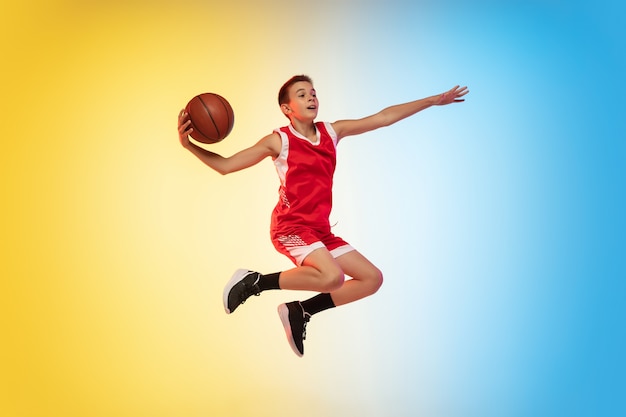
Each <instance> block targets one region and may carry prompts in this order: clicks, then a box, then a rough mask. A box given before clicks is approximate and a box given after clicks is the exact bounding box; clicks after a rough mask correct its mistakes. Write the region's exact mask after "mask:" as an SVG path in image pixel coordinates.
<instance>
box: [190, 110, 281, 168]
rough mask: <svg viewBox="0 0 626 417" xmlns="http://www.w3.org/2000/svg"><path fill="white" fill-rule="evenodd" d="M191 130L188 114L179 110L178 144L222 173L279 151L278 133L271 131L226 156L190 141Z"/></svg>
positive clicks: (256, 161) (249, 164) (259, 160)
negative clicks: (242, 148)
mask: <svg viewBox="0 0 626 417" xmlns="http://www.w3.org/2000/svg"><path fill="white" fill-rule="evenodd" d="M192 131H193V129H192V128H191V121H190V120H189V114H187V113H185V110H181V111H180V113H179V114H178V137H179V139H180V144H181V145H183V147H184V148H185V149H188V150H189V151H190V152H191V153H192V154H194V155H195V156H196V157H197V158H198V159H199V160H201V161H202V162H204V163H205V164H206V165H207V166H209V167H210V168H212V169H214V170H215V171H217V172H219V173H220V174H222V175H226V174H230V173H231V172H235V171H240V170H242V169H245V168H248V167H251V166H252V165H255V164H257V163H259V162H261V161H262V160H263V159H265V158H266V157H268V156H272V157H276V156H277V155H278V153H279V152H280V137H279V136H278V134H276V133H272V134H269V135H267V136H266V137H264V138H263V139H261V140H260V141H258V142H257V143H256V144H255V145H253V146H251V147H249V148H246V149H244V150H242V151H240V152H237V153H236V154H234V155H233V156H231V157H228V158H226V157H223V156H221V155H219V154H216V153H215V152H211V151H208V150H206V149H204V148H201V147H200V146H198V145H196V144H194V143H193V142H191V141H190V140H189V134H190V133H191V132H192Z"/></svg>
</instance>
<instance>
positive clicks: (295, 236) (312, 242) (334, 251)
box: [272, 227, 354, 266]
mask: <svg viewBox="0 0 626 417" xmlns="http://www.w3.org/2000/svg"><path fill="white" fill-rule="evenodd" d="M272 243H273V244H274V247H275V248H276V250H277V251H278V252H280V253H282V254H283V255H285V256H286V257H288V258H289V259H291V261H292V262H293V263H294V264H296V265H297V266H300V265H302V262H304V259H305V258H306V257H307V256H308V255H309V254H310V253H311V252H313V251H314V250H316V249H319V248H326V249H328V251H329V252H330V254H331V255H332V256H333V257H334V258H337V257H339V256H341V255H343V254H344V253H348V252H351V251H353V250H354V248H353V247H352V246H350V244H348V243H347V242H346V241H344V240H343V239H342V238H340V237H338V236H335V235H333V234H332V233H331V232H330V231H328V232H320V231H318V230H315V229H310V228H307V227H296V228H292V229H290V230H289V232H282V233H281V232H276V233H272Z"/></svg>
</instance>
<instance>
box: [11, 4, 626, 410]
mask: <svg viewBox="0 0 626 417" xmlns="http://www.w3.org/2000/svg"><path fill="white" fill-rule="evenodd" d="M622 13H623V12H622V10H621V6H619V2H618V1H615V2H606V1H599V2H591V1H590V2H577V1H574V2H572V1H524V2H522V1H513V2H496V1H471V2H470V1H468V2H461V1H452V0H443V1H413V2H412V1H395V0H384V1H382V0H381V1H374V0H371V1H356V0H352V1H336V2H335V1H325V0H317V1H315V2H298V1H290V2H289V1H283V0H271V1H265V2H262V1H258V2H257V1H244V0H229V1H223V2H215V1H204V2H203V1H195V2H194V1H184V0H177V1H166V0H162V1H133V0H125V1H115V0H107V1H91V2H83V1H71V0H67V1H38V0H32V1H29V0H25V1H21V2H9V1H3V2H2V5H1V6H0V48H1V49H0V52H1V56H2V66H1V68H2V69H1V71H2V77H1V91H2V100H1V101H0V115H1V116H0V117H1V118H2V120H1V124H0V129H1V134H2V152H1V157H0V158H1V161H0V162H1V165H0V170H1V174H2V175H1V177H0V184H1V187H2V188H1V190H2V216H1V219H0V227H1V231H2V243H1V245H2V247H1V252H0V257H1V258H0V260H1V263H0V268H1V274H2V284H1V285H2V287H1V288H0V306H1V307H0V308H1V311H0V313H1V314H0V326H1V337H2V340H1V342H0V414H1V415H2V416H7V417H18V416H19V417H31V416H32V417H35V416H41V417H53V416H54V417H55V416H59V417H61V416H63V417H70V416H94V417H96V416H103V417H104V416H107V417H109V416H133V417H140V416H146V417H159V416H164V417H165V416H167V417H170V416H176V417H178V416H185V417H193V416H255V417H263V416H287V415H297V416H301V417H313V416H325V417H335V416H341V417H347V416H363V417H370V416H371V417H374V416H376V417H378V416H386V417H400V416H459V417H461V416H463V417H472V416H476V417H478V416H481V417H491V416H493V417H496V416H617V415H620V414H621V415H623V414H624V413H626V402H625V399H624V398H625V397H624V395H625V393H626V376H625V375H626V363H625V362H626V361H625V359H624V351H626V342H625V341H626V334H625V327H624V321H625V319H626V308H625V307H624V301H625V299H626V298H625V295H626V288H625V284H624V278H625V277H626V265H625V258H626V256H625V255H626V253H625V252H626V251H625V249H624V248H625V247H626V242H625V240H626V239H625V236H626V233H625V232H626V224H625V221H624V212H625V210H626V207H625V206H626V205H625V198H624V191H625V190H626V170H625V167H624V166H625V165H624V164H625V163H626V145H625V142H626V129H625V123H624V120H625V118H624V109H625V106H624V102H623V100H624V97H623V75H624V73H625V70H626V65H625V61H626V59H625V57H626V54H625V52H626V50H625V44H626V42H625V41H624V39H626V31H625V30H624V29H623V23H622V21H621V20H622V18H621V16H622ZM296 73H306V74H309V75H311V76H312V77H313V79H314V81H315V86H316V88H317V90H318V94H319V98H320V101H321V110H320V116H319V119H320V120H328V121H334V120H337V119H340V118H352V117H361V116H365V115H368V114H371V113H374V112H376V111H378V110H380V109H381V108H383V107H386V106H388V105H392V104H396V103H400V102H404V101H409V100H412V99H416V98H421V97H425V96H428V95H432V94H436V93H440V92H442V91H445V90H447V89H448V88H450V87H452V86H454V85H455V84H462V85H468V86H469V87H470V90H471V93H470V95H469V96H467V101H466V102H465V103H464V104H462V105H454V106H448V107H444V108H433V109H429V110H427V111H425V112H423V113H421V114H419V115H417V116H415V117H413V118H411V119H408V120H405V121H402V122H400V123H398V124H397V125H394V126H391V127H389V128H386V129H382V130H379V131H376V132H371V133H368V134H366V135H363V136H361V137H358V138H357V137H354V138H349V139H347V140H345V141H344V142H342V143H341V145H340V147H339V152H340V153H339V162H338V164H339V165H338V169H337V174H336V189H335V191H336V201H335V211H334V213H333V216H332V217H333V218H332V221H333V222H337V226H336V227H335V231H336V233H337V234H339V235H341V236H343V237H345V238H346V239H348V240H349V241H350V242H351V243H352V244H353V245H354V246H356V247H357V248H359V249H360V250H361V252H363V253H364V254H365V255H366V256H368V257H369V258H370V259H371V260H372V261H373V262H374V263H376V264H377V265H378V266H379V267H380V268H381V269H382V270H383V271H384V273H385V279H386V281H385V285H384V286H383V288H382V289H381V290H380V292H379V293H378V294H376V295H375V296H374V297H371V298H369V299H366V300H364V301H362V302H359V303H355V304H352V305H349V306H345V307H343V308H341V309H335V310H331V311H328V312H326V313H324V314H320V315H319V316H316V317H315V319H314V320H313V321H312V322H311V324H310V325H309V329H308V330H309V332H308V333H309V338H308V339H307V341H306V352H307V353H306V355H305V357H304V358H302V359H300V358H297V357H296V356H295V355H294V354H293V353H292V352H291V350H290V349H289V346H288V344H287V342H286V341H285V336H284V333H283V330H282V326H281V325H280V322H279V321H278V318H277V315H276V311H275V308H276V305H278V304H279V303H281V302H284V301H290V300H292V299H295V298H296V297H298V298H302V297H305V296H308V294H297V293H293V294H291V293H288V292H269V293H265V294H263V296H262V297H259V298H258V299H254V300H253V301H252V302H250V303H249V304H246V305H245V306H244V307H243V308H241V310H238V311H237V313H236V314H234V315H232V316H227V315H226V314H224V311H223V308H222V305H221V291H222V286H223V284H224V282H225V281H226V280H227V279H228V277H229V276H230V274H231V273H232V271H233V270H234V269H235V268H239V267H247V268H253V269H257V270H260V271H263V272H273V271H277V270H281V269H284V268H287V267H289V266H290V264H289V261H288V260H287V259H286V258H284V257H282V256H281V255H279V254H277V253H275V251H274V249H273V247H272V245H271V243H270V241H269V237H268V225H269V214H270V211H271V209H272V207H273V205H274V203H275V201H276V198H277V194H276V190H277V187H278V180H277V177H276V174H275V171H274V167H273V165H272V164H271V162H270V161H269V160H268V161H264V162H263V163H261V164H259V165H257V166H255V167H253V168H251V169H249V170H247V171H245V172H241V173H237V174H233V175H229V176H227V177H222V176H220V175H218V174H216V173H214V172H212V171H211V170H209V169H208V168H206V167H204V166H203V165H202V164H201V163H199V162H198V161H197V160H195V159H194V157H193V156H192V155H191V154H189V153H188V152H186V151H185V150H184V149H182V148H181V147H180V145H179V144H178V139H177V133H176V117H177V114H178V111H179V110H180V109H181V108H182V107H183V106H184V105H185V104H186V102H187V101H188V100H189V99H190V98H191V97H192V96H194V95H195V94H197V93H200V92H204V91H213V92H217V93H219V94H222V95H223V96H225V97H227V98H228V99H229V101H230V102H231V104H232V106H233V107H234V109H235V113H236V123H235V128H234V130H233V133H232V134H231V136H230V137H229V138H228V139H227V140H226V141H224V142H223V143H220V144H217V145H214V146H213V147H212V149H214V150H216V151H217V152H220V153H223V154H226V155H229V154H232V153H234V152H235V151H237V150H239V149H241V148H243V147H245V146H249V145H251V144H253V143H254V142H256V141H257V140H258V139H260V138H261V137H262V136H264V135H266V134H267V133H269V132H270V131H271V130H272V129H273V128H275V127H278V126H282V125H284V124H286V119H285V118H284V116H283V115H282V114H281V113H280V111H279V109H278V106H277V104H276V103H275V101H276V94H277V91H278V88H279V87H280V85H281V84H282V83H283V82H284V81H285V80H286V79H287V78H289V77H290V76H291V75H293V74H296Z"/></svg>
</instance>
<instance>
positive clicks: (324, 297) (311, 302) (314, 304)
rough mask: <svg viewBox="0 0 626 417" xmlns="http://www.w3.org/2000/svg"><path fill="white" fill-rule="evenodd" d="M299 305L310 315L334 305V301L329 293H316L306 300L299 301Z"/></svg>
mask: <svg viewBox="0 0 626 417" xmlns="http://www.w3.org/2000/svg"><path fill="white" fill-rule="evenodd" d="M300 305H301V306H302V308H303V309H304V311H306V312H307V313H309V314H310V315H313V314H316V313H319V312H320V311H324V310H328V309H329V308H333V307H335V303H334V302H333V299H332V297H331V296H330V294H329V293H321V294H317V295H316V296H314V297H312V298H309V299H308V300H304V301H301V302H300Z"/></svg>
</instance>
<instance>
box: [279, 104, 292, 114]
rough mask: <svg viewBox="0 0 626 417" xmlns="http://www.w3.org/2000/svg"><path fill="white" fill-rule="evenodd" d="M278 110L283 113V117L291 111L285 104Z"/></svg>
mask: <svg viewBox="0 0 626 417" xmlns="http://www.w3.org/2000/svg"><path fill="white" fill-rule="evenodd" d="M280 109H281V110H282V111H283V114H285V115H287V114H289V113H291V109H290V108H289V106H288V105H286V104H281V105H280Z"/></svg>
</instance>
